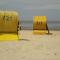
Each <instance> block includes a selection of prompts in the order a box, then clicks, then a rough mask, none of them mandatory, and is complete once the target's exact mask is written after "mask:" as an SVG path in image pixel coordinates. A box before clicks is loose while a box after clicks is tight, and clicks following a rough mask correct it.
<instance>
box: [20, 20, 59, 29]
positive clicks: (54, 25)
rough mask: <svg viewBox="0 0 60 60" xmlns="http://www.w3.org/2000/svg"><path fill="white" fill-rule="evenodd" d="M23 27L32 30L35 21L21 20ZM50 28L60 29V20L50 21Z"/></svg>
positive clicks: (48, 23)
mask: <svg viewBox="0 0 60 60" xmlns="http://www.w3.org/2000/svg"><path fill="white" fill-rule="evenodd" d="M20 23H21V24H20V25H21V29H22V30H32V29H33V21H21V22H20ZM47 25H48V28H49V29H50V30H60V22H59V21H48V22H47Z"/></svg>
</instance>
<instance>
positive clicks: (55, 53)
mask: <svg viewBox="0 0 60 60" xmlns="http://www.w3.org/2000/svg"><path fill="white" fill-rule="evenodd" d="M50 32H51V33H52V34H50V35H34V34H33V31H32V30H22V31H19V37H20V40H19V41H18V42H15V41H13V42H12V41H11V42H7V41H6V42H0V60H60V31H50Z"/></svg>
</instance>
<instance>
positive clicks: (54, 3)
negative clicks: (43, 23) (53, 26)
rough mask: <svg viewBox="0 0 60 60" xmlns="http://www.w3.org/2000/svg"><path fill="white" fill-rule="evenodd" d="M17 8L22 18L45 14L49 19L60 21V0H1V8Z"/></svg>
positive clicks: (30, 18)
mask: <svg viewBox="0 0 60 60" xmlns="http://www.w3.org/2000/svg"><path fill="white" fill-rule="evenodd" d="M6 9H7V10H16V11H17V12H18V13H19V16H21V20H26V19H27V20H28V19H29V20H32V17H33V16H34V15H45V16H47V20H58V21H60V0H0V10H6Z"/></svg>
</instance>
